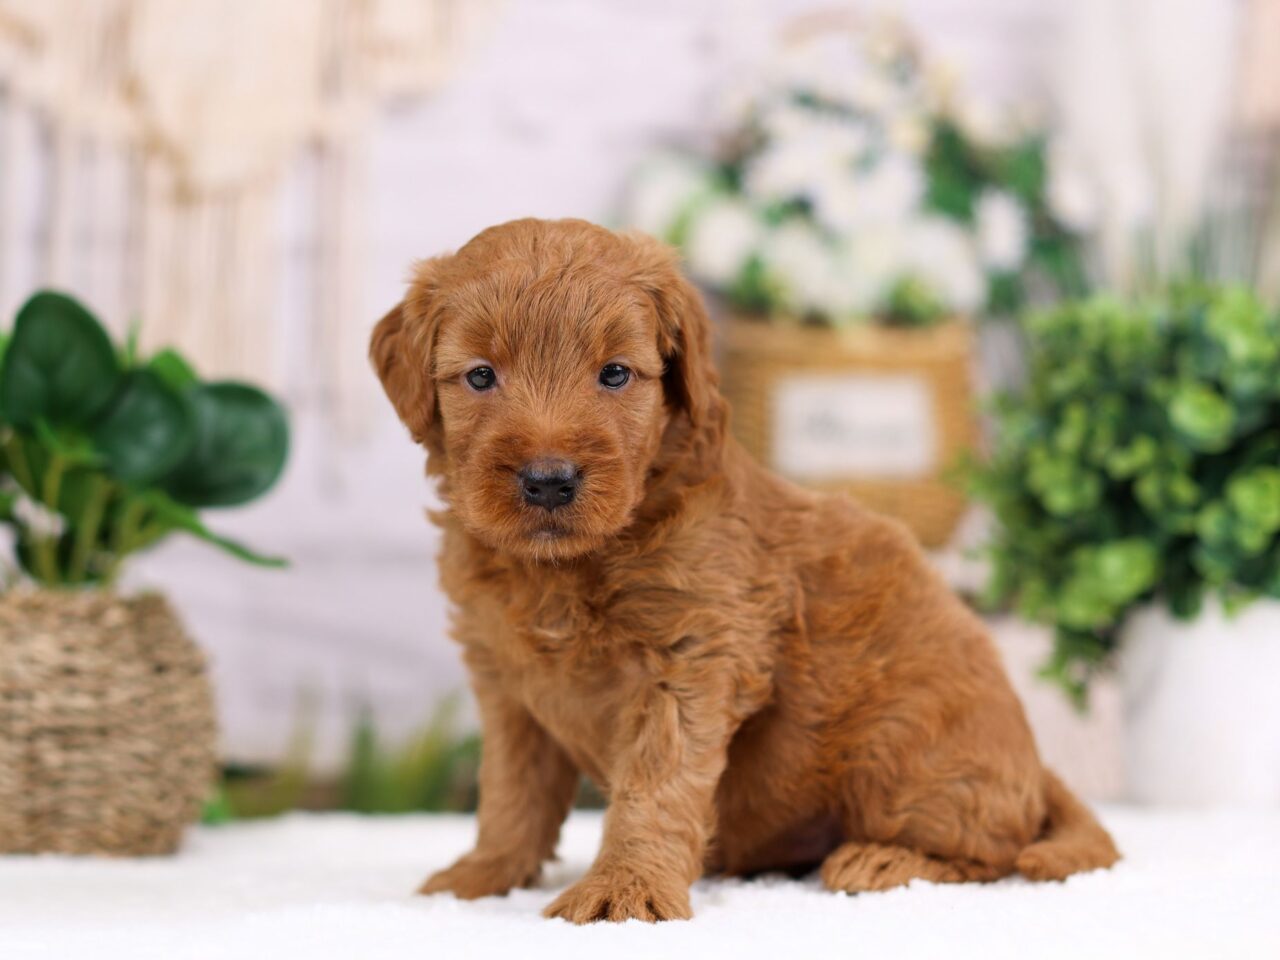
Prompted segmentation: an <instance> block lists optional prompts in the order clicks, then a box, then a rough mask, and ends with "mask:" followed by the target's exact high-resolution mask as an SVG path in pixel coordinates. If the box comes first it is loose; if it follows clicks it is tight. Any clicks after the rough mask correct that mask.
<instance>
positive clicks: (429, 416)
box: [371, 220, 1118, 923]
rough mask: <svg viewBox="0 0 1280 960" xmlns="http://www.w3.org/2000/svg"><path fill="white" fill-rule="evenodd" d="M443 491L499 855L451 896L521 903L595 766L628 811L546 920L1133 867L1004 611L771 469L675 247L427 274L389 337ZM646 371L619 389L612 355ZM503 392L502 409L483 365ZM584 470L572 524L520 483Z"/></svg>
mask: <svg viewBox="0 0 1280 960" xmlns="http://www.w3.org/2000/svg"><path fill="white" fill-rule="evenodd" d="M371 354H372V358H373V361H374V364H375V367H376V369H377V371H378V373H379V375H380V377H381V378H382V381H383V384H384V386H385V388H386V391H387V394H388V396H389V397H390V399H391V401H392V403H393V404H394V405H395V408H396V410H397V412H398V413H399V415H400V417H401V418H402V419H403V420H404V422H405V424H406V425H407V426H408V427H409V430H410V432H411V433H412V435H413V437H414V438H415V439H416V440H417V441H418V442H420V443H422V444H423V445H424V446H425V447H426V449H427V451H428V472H429V473H430V474H432V475H433V476H436V477H438V478H439V480H440V489H441V494H442V496H443V498H444V500H445V502H446V504H447V509H446V510H444V511H442V512H441V513H440V514H439V515H438V516H437V518H436V521H437V522H438V523H439V524H440V525H441V526H442V528H443V531H444V546H443V550H442V553H441V557H440V570H441V579H442V582H443V586H444V589H445V590H446V592H447V593H448V595H449V597H450V598H451V600H452V604H453V610H454V613H453V633H454V635H455V637H456V639H457V640H458V641H459V642H460V643H461V645H462V647H463V651H464V656H465V659H466V662H467V665H468V667H469V670H470V673H471V678H472V682H473V686H474V688H475V693H476V697H477V700H478V703H479V708H480V713H481V719H482V722H483V727H484V756H483V762H482V767H481V771H480V791H481V792H480V811H479V835H478V838H477V841H476V846H475V850H474V851H473V852H472V853H470V854H468V855H467V856H465V857H463V858H462V859H461V860H460V861H458V863H456V864H454V865H453V866H452V867H450V868H449V869H447V870H445V871H443V872H441V873H437V874H435V875H434V876H433V877H432V878H431V879H429V880H428V881H427V882H426V884H425V885H424V886H423V888H422V890H423V892H424V893H434V892H437V891H452V892H454V893H455V894H457V895H458V896H461V897H478V896H484V895H488V894H498V893H504V892H506V891H507V890H509V889H511V888H512V887H515V886H519V885H525V884H529V883H532V882H534V880H535V879H536V878H537V876H538V872H539V869H540V867H541V864H542V863H543V861H545V860H546V859H548V858H549V857H551V856H552V855H553V853H554V850H555V846H556V841H557V838H558V835H559V829H560V825H561V823H562V821H563V819H564V817H565V816H566V814H567V812H568V810H569V806H570V804H571V802H572V797H573V795H574V789H575V786H576V783H577V780H578V778H579V776H580V775H582V774H585V775H587V776H588V777H590V778H591V779H592V780H593V781H594V782H595V783H596V784H598V785H599V786H600V788H601V789H602V790H603V791H604V792H605V793H606V795H607V796H608V798H609V808H608V812H607V813H606V815H605V825H604V839H603V842H602V845H601V848H600V852H599V855H598V857H597V858H596V861H595V863H594V865H593V866H592V867H591V870H590V871H589V873H588V874H587V876H586V877H584V878H583V879H582V880H580V881H579V882H578V883H577V884H575V885H574V886H572V887H570V888H569V889H568V890H567V891H565V892H564V893H563V894H562V895H561V896H560V897H559V898H558V899H557V900H556V901H555V902H554V903H552V904H551V906H550V907H549V908H548V910H547V914H548V915H549V916H557V917H564V918H566V919H568V920H571V921H574V922H577V923H582V922H588V921H592V920H598V919H609V920H624V919H628V918H633V917H638V918H640V919H644V920H661V919H670V918H679V917H688V916H690V908H689V897H688V890H689V885H690V883H692V881H693V880H694V879H696V878H697V877H698V876H699V875H700V874H701V873H702V872H703V871H704V870H707V869H710V870H716V871H725V872H730V873H751V872H756V871H761V870H770V869H788V870H803V869H808V868H812V867H813V866H816V865H818V864H821V876H822V878H823V881H824V882H825V883H826V885H827V886H828V887H830V888H831V889H834V890H843V891H848V892H856V891H861V890H878V889H883V888H885V887H889V886H894V885H897V884H902V883H906V882H907V881H909V880H910V879H912V878H913V877H922V878H925V879H928V880H933V881H942V882H950V881H961V880H993V879H996V878H998V877H1002V876H1005V875H1008V874H1010V873H1012V872H1014V871H1021V872H1022V873H1024V874H1025V875H1027V876H1029V877H1032V878H1034V879H1058V878H1062V877H1064V876H1066V875H1067V874H1069V873H1073V872H1075V871H1078V870H1087V869H1093V868H1097V867H1105V866H1109V865H1110V864H1112V863H1113V862H1114V861H1115V860H1116V859H1117V856H1118V854H1117V853H1116V850H1115V847H1114V845H1113V844H1112V842H1111V839H1110V837H1109V836H1108V835H1107V834H1106V832H1105V831H1104V830H1103V829H1102V827H1101V826H1099V824H1098V823H1097V821H1096V820H1094V819H1093V817H1092V816H1091V815H1090V813H1089V812H1088V811H1087V810H1086V809H1085V808H1084V807H1083V806H1082V805H1081V804H1080V803H1079V801H1077V800H1076V799H1075V798H1074V797H1072V796H1071V794H1070V793H1069V792H1068V791H1067V790H1066V788H1065V787H1063V786H1062V784H1061V783H1060V782H1059V781H1058V780H1057V779H1056V778H1055V777H1053V776H1052V774H1050V773H1048V772H1047V771H1046V770H1045V769H1044V768H1043V767H1042V765H1041V763H1040V759H1039V757H1038V756H1037V753H1036V748H1035V744H1034V742H1033V740H1032V737H1031V734H1030V731H1029V730H1028V727H1027V723H1026V720H1025V718H1024V715H1023V712H1022V708H1021V705H1020V704H1019V703H1018V701H1017V698H1016V697H1015V696H1014V694H1013V692H1012V690H1011V689H1010V687H1009V684H1008V681H1007V679H1006V678H1005V676H1004V674H1003V672H1002V670H1001V667H1000V665H999V662H998V659H997V656H996V654H995V651H994V650H993V648H992V645H991V643H990V641H989V639H988V637H987V635H986V633H985V630H984V628H983V625H982V624H981V622H980V621H979V620H978V619H977V618H975V617H974V616H973V615H972V614H971V613H970V611H969V610H968V609H967V608H966V607H965V606H964V605H963V604H962V603H961V602H960V601H959V600H958V599H957V598H955V597H954V596H953V595H952V593H951V592H950V590H948V588H947V587H946V586H945V584H944V583H943V582H942V581H941V580H940V579H939V577H938V576H937V575H936V574H935V573H934V572H933V570H932V569H931V567H930V566H929V564H928V562H927V561H926V559H925V557H924V556H923V555H922V553H921V551H920V550H919V548H918V547H917V546H916V544H915V542H914V541H913V539H912V538H911V536H910V535H909V534H908V533H907V532H906V530H905V529H904V528H903V527H902V526H900V525H899V524H897V523H895V522H893V521H891V520H887V519H885V518H883V517H880V516H877V515H875V514H873V513H871V512H869V511H867V510H865V509H863V508H861V507H860V506H858V505H857V504H855V503H854V502H852V501H850V500H848V499H845V498H842V497H833V496H827V495H820V494H816V493H811V492H808V491H805V490H802V489H799V488H798V487H795V486H793V485H792V484H790V483H788V482H786V481H785V480H782V479H780V478H779V477H777V476H775V475H773V474H771V473H769V472H768V471H766V470H764V469H762V468H761V467H760V466H758V465H757V464H756V463H754V462H752V461H751V460H750V459H749V458H748V457H747V456H746V454H745V453H744V452H743V450H742V449H741V448H740V447H739V446H738V444H737V443H735V442H734V441H733V440H732V439H731V438H730V437H729V435H728V433H727V429H726V426H727V417H728V412H727V410H726V406H725V403H724V401H723V400H722V398H721V396H720V394H719V391H718V389H717V385H718V379H717V374H716V371H715V367H714V365H713V362H712V356H711V340H710V324H709V323H708V320H707V316H706V313H705V310H704V308H703V306H702V303H701V301H700V299H699V297H698V294H697V293H696V291H695V290H694V289H693V288H692V286H691V285H690V284H689V283H688V281H686V280H685V279H684V278H683V277H682V276H681V274H680V270H679V265H678V261H677V258H676V256H675V254H674V253H673V252H672V251H671V250H670V249H668V248H666V247H664V246H663V245H661V244H659V243H657V242H656V241H654V240H651V239H649V238H646V237H642V236H633V235H620V234H615V233H611V232H609V231H607V230H604V229H602V228H600V227H596V226H593V225H591V224H588V223H585V222H582V221H573V220H563V221H554V222H546V221H537V220H520V221H515V222H513V223H508V224H504V225H502V226H499V227H494V228H491V229H489V230H486V231H484V232H483V233H481V234H480V235H479V236H477V237H476V238H475V239H473V240H472V241H471V242H470V243H468V244H467V245H466V246H465V247H463V248H462V249H461V250H460V251H459V252H458V253H457V254H455V255H453V256H448V257H441V258H437V259H434V260H428V261H426V262H424V263H422V264H421V265H420V266H419V267H418V268H417V271H416V274H415V277H414V280H413V283H412V286H411V289H410V292H409V294H408V296H407V297H406V298H405V300H404V302H403V303H402V304H400V305H399V306H397V307H396V308H395V309H393V310H392V311H391V312H390V313H389V314H388V315H387V316H386V317H385V318H384V319H383V320H382V321H381V322H380V323H379V324H378V325H377V328H376V329H375V331H374V334H373V343H372V348H371ZM613 362H617V363H622V364H624V365H625V366H627V367H629V368H630V370H631V371H632V377H631V380H630V382H629V383H627V384H626V386H625V387H624V388H623V389H620V390H617V391H613V390H606V389H604V388H603V387H601V386H600V385H599V383H598V382H597V376H598V373H599V371H600V369H601V367H602V366H603V365H604V364H606V363H613ZM481 363H483V364H485V365H488V366H490V367H492V369H494V370H495V371H496V374H497V378H498V385H497V386H496V387H495V388H494V389H492V390H486V391H484V392H478V391H475V390H473V389H471V388H470V387H468V386H467V383H466V381H465V375H466V373H467V371H468V370H470V369H472V368H473V367H474V366H476V365H477V364H481ZM548 456H555V457H562V458H565V459H567V460H570V461H572V462H573V463H574V464H575V465H577V466H578V467H579V469H580V471H581V489H580V492H579V494H578V496H577V498H576V499H575V500H574V501H573V502H572V503H571V504H569V505H568V506H566V507H565V508H563V509H557V510H555V511H554V512H550V511H547V510H545V509H541V508H538V507H533V506H530V505H528V504H526V503H525V502H524V501H523V500H522V498H521V496H520V488H519V483H518V481H517V479H516V474H517V471H518V470H519V469H520V467H521V465H522V464H524V463H526V462H528V461H529V460H531V459H534V458H538V457H548Z"/></svg>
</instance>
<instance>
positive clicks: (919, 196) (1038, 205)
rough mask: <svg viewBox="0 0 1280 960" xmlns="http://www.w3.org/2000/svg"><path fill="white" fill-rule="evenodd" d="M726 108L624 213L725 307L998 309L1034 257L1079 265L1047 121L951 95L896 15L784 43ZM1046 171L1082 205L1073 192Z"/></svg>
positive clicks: (932, 317)
mask: <svg viewBox="0 0 1280 960" xmlns="http://www.w3.org/2000/svg"><path fill="white" fill-rule="evenodd" d="M731 107H732V109H730V110H727V111H726V112H727V114H729V115H732V116H733V117H734V118H735V122H734V129H732V130H730V131H728V136H726V138H725V142H726V149H725V150H724V151H723V152H722V153H721V155H719V156H716V157H711V158H700V157H695V156H690V155H681V154H672V153H666V154H661V155H659V156H658V157H655V158H654V159H653V160H652V161H651V162H649V163H646V164H645V165H643V166H642V167H641V168H640V170H639V172H638V174H637V175H636V177H635V179H634V181H633V183H632V185H631V190H630V193H629V195H628V198H627V205H626V209H625V211H624V219H625V220H626V221H627V223H628V224H629V225H631V226H635V227H638V228H640V229H643V230H646V231H648V232H650V233H653V234H655V235H657V236H659V237H662V238H664V239H666V240H668V241H670V242H672V243H674V244H676V245H677V246H679V247H680V248H681V249H682V251H683V252H684V254H685V257H686V260H687V262H688V266H689V269H690V271H691V273H693V275H694V276H695V277H696V278H697V279H698V280H700V281H701V282H703V283H704V284H706V285H707V286H708V287H710V288H712V289H713V290H715V291H717V292H718V293H720V294H722V295H723V296H724V297H725V298H726V299H728V300H729V301H730V302H731V303H733V304H734V305H735V306H737V307H739V308H740V309H745V310H749V311H754V312H759V313H785V314H788V315H791V316H799V317H803V318H806V319H812V320H818V321H821V322H826V323H830V324H833V325H846V324H851V323H856V322H862V321H865V320H867V319H877V320H883V321H886V322H897V323H905V324H924V323H930V322H933V321H936V320H938V319H941V318H943V317H946V316H948V315H955V314H973V313H976V312H980V311H988V312H1010V311H1012V310H1014V309H1016V308H1017V307H1019V306H1020V305H1021V303H1022V302H1023V300H1024V299H1025V298H1026V296H1027V295H1028V292H1029V291H1030V290H1031V289H1033V288H1035V287H1037V286H1042V284H1036V283H1032V282H1029V281H1030V279H1031V278H1030V275H1031V274H1032V273H1037V272H1038V273H1039V274H1041V275H1047V276H1048V277H1049V279H1050V280H1051V281H1054V282H1057V283H1059V284H1060V285H1061V284H1063V283H1064V282H1065V281H1068V280H1070V279H1072V278H1073V277H1075V276H1076V275H1079V273H1080V271H1079V270H1078V269H1077V264H1076V263H1075V258H1076V257H1077V254H1076V252H1075V250H1074V247H1073V241H1074V235H1073V233H1072V230H1071V229H1070V227H1069V225H1068V224H1066V223H1064V222H1063V221H1062V220H1060V219H1059V218H1057V217H1055V216H1054V215H1053V214H1052V212H1051V211H1050V207H1049V203H1048V200H1047V199H1046V180H1047V178H1046V166H1047V164H1046V159H1045V156H1044V150H1043V143H1044V137H1043V136H1042V135H1041V134H1040V132H1039V131H1038V130H1036V129H1034V128H1028V127H1027V126H1026V125H1025V124H1019V122H1018V121H1017V119H1016V118H1014V117H1013V116H1012V115H1009V116H1006V115H1005V114H1003V113H1001V112H999V111H997V110H995V109H994V108H993V107H991V106H990V105H989V104H984V103H981V102H980V101H974V100H972V99H963V98H962V95H961V92H960V90H959V87H958V84H957V82H956V80H955V77H954V75H953V74H952V73H950V72H949V71H948V70H947V69H946V68H945V67H942V66H936V65H934V64H932V63H930V62H928V61H926V60H925V59H924V58H923V57H922V56H921V54H920V50H919V47H918V45H917V44H915V43H914V41H913V40H912V38H911V36H910V34H909V32H908V31H907V29H906V28H905V27H904V26H903V24H902V23H901V22H900V21H898V20H894V19H888V18H879V19H875V20H872V21H869V22H867V23H866V24H865V25H864V29H862V30H860V31H858V32H848V31H841V32H835V33H833V32H830V31H828V32H825V33H821V34H816V35H810V36H809V37H808V38H806V39H802V40H800V41H797V42H793V43H790V44H788V45H787V46H785V47H784V48H783V49H782V50H780V51H779V52H778V53H777V54H776V56H775V57H774V58H773V59H772V60H771V61H770V62H768V63H766V64H765V65H764V66H763V68H762V69H761V70H760V71H759V72H758V73H757V75H756V76H755V78H754V81H753V82H752V83H751V84H748V85H745V86H744V85H741V84H739V85H738V86H737V87H736V88H735V90H734V94H733V103H732V105H731ZM1052 186H1053V187H1054V188H1055V189H1057V190H1059V191H1060V192H1064V193H1065V194H1066V195H1064V196H1063V197H1061V198H1055V199H1059V200H1062V201H1065V205H1066V206H1069V207H1072V212H1073V213H1074V214H1075V216H1076V217H1078V218H1080V219H1083V218H1085V217H1086V216H1087V214H1088V212H1089V211H1088V210H1087V201H1088V198H1089V195H1088V194H1087V193H1080V191H1079V188H1078V187H1077V186H1076V185H1073V184H1070V183H1064V184H1059V183H1055V184H1053V185H1052ZM1073 190H1074V191H1076V193H1077V194H1078V196H1072V195H1070V194H1071V192H1072V191H1073ZM1064 292H1077V291H1071V290H1068V291H1064Z"/></svg>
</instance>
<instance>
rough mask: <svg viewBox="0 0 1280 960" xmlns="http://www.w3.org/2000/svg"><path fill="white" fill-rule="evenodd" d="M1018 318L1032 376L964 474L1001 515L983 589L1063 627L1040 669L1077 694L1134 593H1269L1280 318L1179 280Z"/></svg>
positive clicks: (1248, 299) (1278, 519) (1278, 511)
mask: <svg viewBox="0 0 1280 960" xmlns="http://www.w3.org/2000/svg"><path fill="white" fill-rule="evenodd" d="M1028 332H1029V338H1030V371H1029V379H1028V382H1027V384H1026V387H1025V389H1024V390H1023V391H1022V392H1021V393H1020V394H1018V395H1017V396H1005V397H1003V398H1001V399H1000V401H999V402H998V406H997V412H996V416H997V421H998V422H997V431H996V432H997V436H998V441H997V445H996V449H995V450H994V452H993V456H992V457H991V459H990V461H989V463H987V464H986V465H985V466H984V467H982V468H980V469H978V470H977V471H976V472H975V476H974V487H975V493H976V495H977V496H978V497H979V498H980V499H982V500H985V501H986V502H987V503H988V504H989V505H990V506H991V508H992V510H993V511H994V514H995V519H996V528H995V533H994V538H993V542H992V544H991V549H990V552H991V557H992V561H993V574H992V581H991V584H990V599H991V600H992V601H993V602H1012V603H1013V604H1014V605H1015V606H1016V609H1017V610H1018V612H1019V613H1020V614H1021V615H1023V616H1025V617H1027V618H1029V619H1031V620H1035V621H1040V622H1044V623H1047V624H1052V625H1053V626H1054V627H1055V628H1056V644H1055V648H1054V652H1053V655H1052V657H1051V659H1050V662H1049V663H1048V665H1047V666H1046V668H1045V672H1046V674H1047V675H1048V676H1050V677H1052V678H1053V679H1055V680H1057V681H1058V682H1060V683H1061V684H1062V685H1063V686H1064V687H1065V688H1066V689H1067V690H1068V691H1069V692H1070V693H1071V695H1072V696H1073V697H1074V698H1075V699H1076V700H1077V702H1083V698H1084V696H1085V693H1086V689H1087V684H1088V681H1089V679H1090V677H1091V675H1092V674H1093V673H1094V671H1095V670H1096V669H1097V668H1098V667H1099V666H1100V665H1101V664H1102V663H1103V662H1104V661H1105V660H1106V658H1107V655H1108V654H1109V653H1110V652H1111V651H1112V650H1113V649H1114V648H1115V647H1116V644H1117V638H1118V632H1119V629H1120V627H1121V625H1122V624H1123V622H1124V619H1125V616H1126V614H1127V613H1128V612H1129V611H1130V610H1131V609H1133V608H1134V607H1135V606H1136V605H1138V604H1142V603H1145V602H1149V601H1153V600H1154V601H1157V602H1161V603H1165V604H1167V605H1168V606H1169V608H1170V609H1171V610H1172V612H1173V613H1174V614H1175V615H1177V616H1179V617H1182V618H1192V617H1194V616H1196V614H1197V613H1198V611H1199V610H1200V607H1201V604H1202V602H1203V601H1204V599H1205V597H1206V595H1207V594H1216V595H1218V596H1219V597H1220V598H1221V600H1222V601H1223V602H1224V603H1225V604H1226V605H1227V607H1228V608H1229V609H1230V608H1232V607H1234V606H1236V605H1239V604H1241V603H1243V602H1246V601H1248V600H1249V599H1251V598H1254V597H1257V596H1261V595H1268V596H1272V597H1280V318H1278V317H1277V315H1276V314H1275V313H1273V312H1270V311H1268V310H1267V309H1265V308H1264V307H1263V305H1262V304H1261V303H1260V302H1259V300H1258V299H1257V298H1256V297H1255V296H1254V295H1253V294H1251V293H1249V292H1248V291H1246V290H1243V289H1239V288H1220V287H1208V286H1203V285H1198V286H1190V285H1188V286H1184V287H1181V288H1178V289H1175V290H1173V291H1172V292H1171V293H1169V294H1168V295H1167V296H1166V297H1164V298H1162V299H1160V300H1158V301H1153V302H1148V303H1144V304H1136V305H1126V304H1122V303H1120V302H1118V301H1115V300H1110V299H1103V298H1097V299H1092V300H1086V301H1082V302H1077V303H1071V304H1067V305H1064V306H1062V307H1060V308H1058V309H1055V310H1053V311H1050V312H1047V313H1044V314H1041V315H1039V316H1037V317H1035V318H1033V319H1032V320H1031V322H1030V324H1029V331H1028Z"/></svg>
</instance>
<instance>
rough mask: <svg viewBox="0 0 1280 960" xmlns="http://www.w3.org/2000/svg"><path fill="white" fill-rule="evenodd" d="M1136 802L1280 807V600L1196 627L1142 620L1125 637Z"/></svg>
mask: <svg viewBox="0 0 1280 960" xmlns="http://www.w3.org/2000/svg"><path fill="white" fill-rule="evenodd" d="M1120 678H1121V682H1122V684H1123V688H1124V705H1125V768H1126V774H1127V780H1128V792H1129V796H1130V797H1131V799H1133V800H1136V801H1139V802H1142V803H1158V804H1169V805H1178V806H1197V807H1207V806H1251V807H1280V601H1275V600H1259V601H1257V602H1255V603H1253V604H1251V605H1250V606H1248V607H1246V608H1245V609H1244V610H1242V611H1240V612H1239V613H1237V614H1236V615H1235V616H1228V615H1226V614H1225V613H1224V612H1223V610H1222V607H1221V605H1220V604H1218V603H1217V602H1216V601H1206V603H1205V608H1204V611H1203V612H1202V613H1201V615H1200V616H1199V617H1198V618H1197V619H1195V620H1193V621H1190V622H1183V621H1180V620H1177V619H1175V618H1174V617H1173V616H1172V615H1170V614H1169V613H1168V612H1167V611H1166V610H1165V609H1164V608H1163V607H1155V606H1152V607H1147V608H1144V609H1142V610H1140V611H1138V612H1137V613H1135V614H1134V615H1133V616H1132V617H1130V619H1129V620H1128V622H1127V623H1126V625H1125V629H1124V635H1123V637H1122V638H1121V659H1120Z"/></svg>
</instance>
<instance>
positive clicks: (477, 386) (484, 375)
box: [467, 367, 498, 390]
mask: <svg viewBox="0 0 1280 960" xmlns="http://www.w3.org/2000/svg"><path fill="white" fill-rule="evenodd" d="M497 382H498V375H497V374H496V373H494V372H493V368H492V367H476V368H475V369H474V370H468V371H467V383H469V384H470V385H471V388H472V389H473V390H488V389H489V388H490V387H492V386H493V385H494V384H495V383H497Z"/></svg>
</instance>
